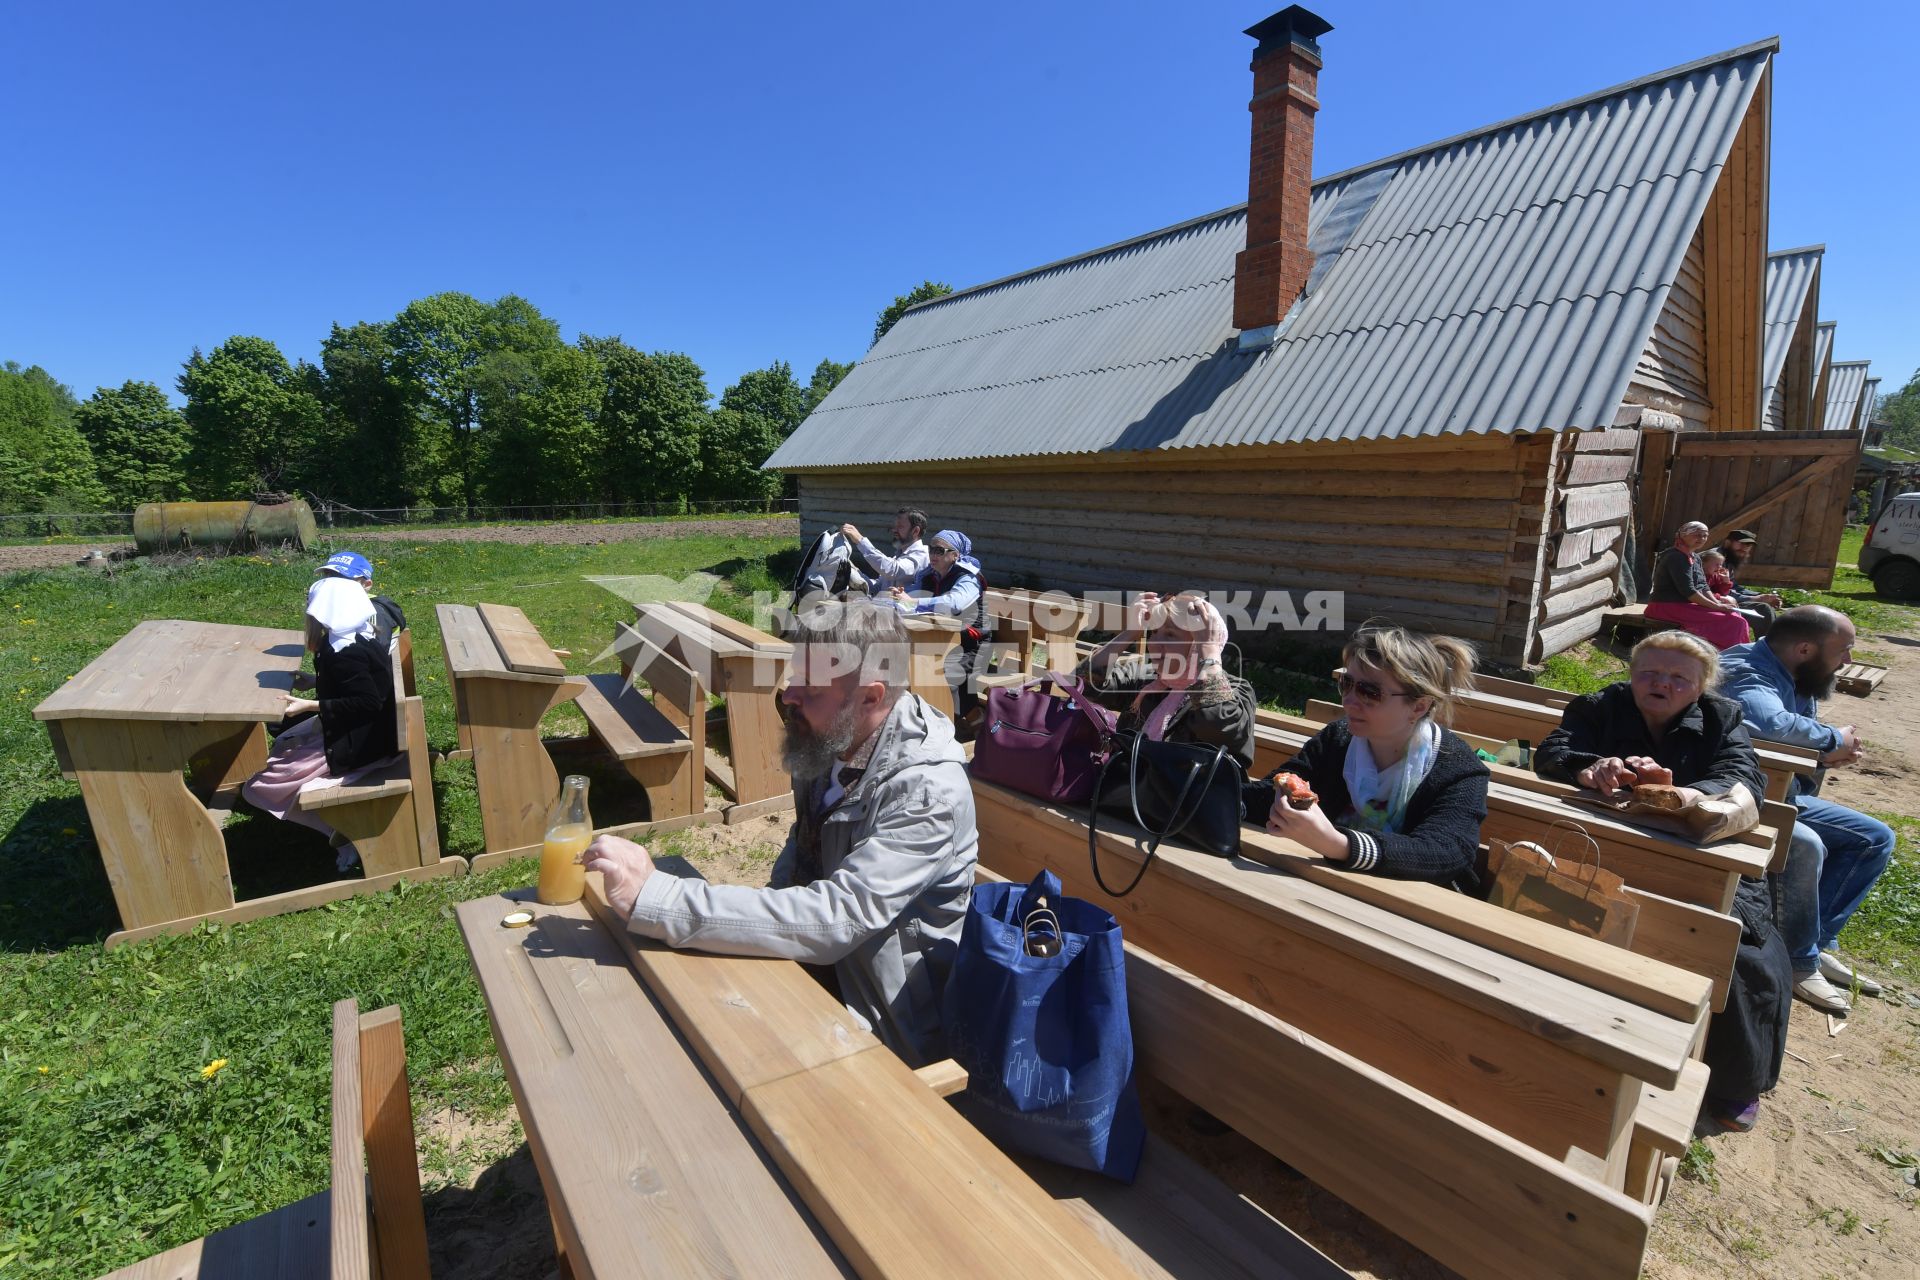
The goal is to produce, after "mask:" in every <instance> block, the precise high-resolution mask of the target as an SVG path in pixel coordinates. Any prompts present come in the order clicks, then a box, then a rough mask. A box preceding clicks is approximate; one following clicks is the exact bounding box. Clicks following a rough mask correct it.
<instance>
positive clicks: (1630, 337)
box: [767, 40, 1777, 468]
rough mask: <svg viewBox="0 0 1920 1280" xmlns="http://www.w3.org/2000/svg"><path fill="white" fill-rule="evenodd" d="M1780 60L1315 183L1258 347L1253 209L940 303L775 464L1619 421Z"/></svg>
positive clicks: (1760, 56) (858, 372) (1771, 46)
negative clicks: (1728, 165)
mask: <svg viewBox="0 0 1920 1280" xmlns="http://www.w3.org/2000/svg"><path fill="white" fill-rule="evenodd" d="M1776 48H1777V43H1776V42H1775V41H1771V40H1769V41H1763V42H1761V43H1759V44H1755V45H1749V46H1747V47H1745V48H1742V49H1737V50H1734V51H1733V52H1731V53H1728V54H1723V55H1719V56H1717V57H1714V58H1709V59H1704V60H1702V61H1700V62H1697V63H1692V64H1689V65H1687V66H1685V67H1681V68H1676V69H1675V70H1673V71H1670V72H1664V73H1661V74H1659V75H1655V76H1650V77H1647V78H1645V79H1643V80H1639V81H1635V82H1633V83H1632V84H1629V85H1623V86H1619V87H1617V88H1615V89H1610V90H1604V91H1602V92H1601V93H1598V94H1595V95H1592V96H1591V97H1588V98H1585V99H1582V100H1579V101H1576V102H1573V103H1567V104H1562V105H1561V106H1558V107H1553V108H1548V109H1547V110H1545V111H1543V112H1540V113H1538V114H1536V115H1533V116H1529V117H1527V118H1525V119H1521V120H1515V121H1509V122H1505V123H1503V124H1500V125H1496V126H1492V127H1490V128H1489V129H1486V130H1482V131H1480V132H1478V133H1475V134H1472V135H1467V136H1462V137H1460V138H1454V139H1449V140H1447V141H1446V142H1443V143H1437V144H1435V145H1433V146H1432V147H1428V148H1425V149H1422V150H1419V151H1415V152H1408V153H1406V154H1404V155H1400V156H1394V157H1391V158H1389V159H1387V160H1383V161H1379V162H1377V163H1375V164H1373V165H1369V166H1366V167H1364V168H1361V169H1355V170H1350V171H1348V172H1345V173H1341V174H1337V175H1334V176H1333V177H1330V178H1324V179H1322V180H1320V181H1319V182H1317V183H1316V184H1315V185H1314V188H1313V199H1312V204H1311V209H1310V214H1309V226H1310V233H1309V234H1310V238H1311V240H1312V242H1313V244H1314V247H1315V249H1316V251H1317V252H1318V253H1319V255H1320V257H1319V260H1318V261H1316V263H1315V267H1314V276H1313V281H1312V283H1311V285H1310V288H1309V291H1308V293H1307V295H1306V296H1305V297H1304V298H1303V299H1302V301H1301V302H1300V303H1299V304H1298V305H1297V306H1296V307H1295V308H1294V311H1293V313H1292V314H1291V315H1290V317H1289V318H1288V320H1287V322H1286V323H1285V324H1284V325H1283V326H1282V336H1281V338H1280V340H1279V341H1278V342H1276V343H1275V344H1274V345H1272V346H1271V347H1269V348H1266V349H1264V350H1260V351H1256V352H1250V353H1246V354H1242V353H1240V352H1238V350H1237V349H1236V342H1235V340H1236V337H1237V331H1236V330H1235V329H1234V327H1233V321H1232V311H1233V273H1234V256H1235V255H1236V254H1237V253H1238V252H1239V251H1240V250H1241V249H1242V248H1243V247H1244V245H1245V221H1246V210H1245V207H1244V206H1239V207H1236V208H1232V209H1227V210H1223V211H1221V212H1219V213H1216V214H1211V215H1208V216H1206V217H1203V218H1198V219H1195V220H1193V221H1191V222H1187V223H1182V224H1180V225H1178V226H1175V227H1170V228H1167V229H1166V230H1164V231H1160V232H1156V233H1154V234H1152V235H1149V236H1143V237H1140V238H1138V239H1135V240H1130V241H1126V242H1123V243H1121V244H1118V245H1113V246H1109V247H1108V248H1106V249H1101V250H1097V251H1095V252H1093V253H1090V254H1085V255H1082V256H1080V257H1077V258H1072V259H1068V260H1066V261H1063V262H1057V263H1054V264H1051V265H1049V266H1046V267H1041V268H1038V269H1036V270H1034V271H1031V272H1027V273H1024V274H1022V275H1019V276H1014V277H1010V278H1008V279H1005V280H999V281H993V282H990V283H988V284H985V285H980V286H976V287H974V288H971V289H968V290H965V291H963V292H961V293H958V294H954V295H952V296H950V297H946V298H941V299H938V300H935V301H933V302H928V303H924V304H922V305H921V306H919V307H916V308H914V309H913V310H911V311H909V312H908V313H907V314H906V315H904V316H903V317H901V319H900V321H899V322H898V323H897V324H896V325H894V327H893V328H892V329H891V330H890V331H889V332H888V333H887V334H886V336H885V337H883V338H882V339H881V340H880V341H879V342H878V343H876V344H875V345H874V347H873V349H872V350H871V351H869V352H868V353H867V355H866V357H865V358H864V359H862V360H861V361H860V363H859V364H858V365H857V366H855V368H854V370H853V372H852V373H850V374H849V375H848V376H847V377H846V379H845V380H844V381H842V382H841V383H840V385H839V386H838V387H836V388H835V389H834V391H833V393H832V394H831V395H829V396H828V397H827V399H826V400H825V402H823V403H822V404H821V405H820V407H819V408H818V409H816V410H815V411H814V413H813V415H812V416H811V417H810V418H808V420H807V421H806V422H805V423H803V424H802V425H801V426H800V428H799V429H798V430H797V431H795V432H794V434H793V435H792V436H791V437H790V438H789V439H788V440H787V441H786V443H784V444H783V445H782V446H781V447H780V449H779V450H778V451H776V452H775V453H774V455H773V457H772V458H770V459H769V460H768V462H767V466H769V467H775V468H779V467H820V466H848V465H873V464H883V463H897V462H908V461H936V460H946V459H959V458H991V457H1019V456H1027V455H1035V454H1059V453H1083V452H1096V451H1103V450H1131V449H1150V448H1159V449H1172V448H1192V447H1202V446H1222V445H1237V444H1276V443H1290V442H1295V441H1306V440H1330V439H1344V440H1354V439H1372V438H1405V437H1413V436H1430V435H1441V434H1467V433H1476V434H1477V433H1485V432H1492V431H1516V430H1539V429H1545V428H1567V427H1573V428H1594V427H1603V426H1608V425H1611V424H1612V422H1613V419H1614V414H1615V411H1616V410H1617V408H1618V407H1619V404H1620V402H1621V399H1622V397H1623V396H1624V394H1625V392H1626V388H1627V382H1628V380H1629V378H1630V377H1631V375H1632V373H1633V368H1634V363H1635V361H1636V360H1637V358H1638V357H1639V355H1640V352H1641V350H1642V349H1643V348H1644V347H1645V345H1646V342H1647V339H1648V337H1649V335H1650V334H1651V332H1652V329H1653V322H1654V319H1655V317H1656V316H1657V315H1658V314H1659V311H1660V308H1661V307H1662V306H1663V305H1664V304H1665V301H1666V297H1667V293H1668V291H1669V289H1670V288H1671V287H1672V283H1673V278H1674V275H1675V273H1676V272H1677V271H1678V269H1679V264H1680V259H1681V257H1682V255H1683V254H1684V253H1685V251H1686V247H1687V243H1688V241H1689V239H1690V238H1691V236H1692V234H1693V231H1694V228H1695V227H1696V226H1697V225H1698V223H1699V221H1700V217H1701V214H1702V213H1703V211H1704V210H1705V207H1706V202H1707V197H1708V195H1709V194H1710V193H1711V191H1712V188H1713V184H1714V182H1715V180H1716V179H1717V178H1718V176H1719V173H1720V168H1721V165H1722V164H1723V162H1724V161H1725V159H1726V156H1727V153H1728V150H1729V148H1730V147H1731V146H1732V143H1733V138H1734V134H1735V132H1736V131H1737V130H1738V128H1739V126H1740V122H1741V120H1742V119H1743V118H1744V115H1745V112H1746V109H1747V105H1748V103H1749V102H1750V101H1751V100H1752V97H1753V94H1754V93H1755V91H1756V90H1757V88H1758V85H1759V83H1760V79H1761V77H1762V75H1763V74H1764V73H1765V71H1766V69H1767V66H1768V64H1769V60H1770V58H1771V56H1772V54H1773V52H1774V51H1775V49H1776Z"/></svg>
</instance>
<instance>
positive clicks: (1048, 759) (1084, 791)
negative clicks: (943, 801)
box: [971, 671, 1118, 805]
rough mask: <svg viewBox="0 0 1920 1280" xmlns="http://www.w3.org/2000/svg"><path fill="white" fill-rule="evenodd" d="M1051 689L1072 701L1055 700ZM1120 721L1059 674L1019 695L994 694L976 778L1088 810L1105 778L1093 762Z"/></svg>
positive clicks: (976, 753) (976, 751)
mask: <svg viewBox="0 0 1920 1280" xmlns="http://www.w3.org/2000/svg"><path fill="white" fill-rule="evenodd" d="M1049 688H1053V689H1058V690H1060V691H1061V692H1062V693H1064V694H1066V695H1067V696H1066V697H1065V698H1056V697H1054V696H1053V695H1052V693H1050V692H1049ZM1117 719H1118V717H1117V716H1115V715H1114V713H1113V712H1111V711H1108V710H1107V709H1106V708H1105V707H1102V706H1100V705H1099V704H1098V703H1096V702H1094V701H1093V700H1092V699H1091V698H1090V697H1089V696H1088V694H1087V691H1086V689H1085V688H1084V687H1083V686H1082V685H1081V683H1080V682H1079V681H1078V680H1076V679H1074V678H1073V677H1072V676H1068V675H1062V674H1061V673H1060V672H1058V671H1049V672H1047V673H1046V674H1044V675H1042V676H1039V677H1037V678H1035V679H1033V680H1030V681H1028V682H1027V683H1026V684H1024V685H1021V686H1020V687H1019V688H1017V689H990V690H988V692H987V714H986V716H985V718H984V719H983V721H982V723H981V732H980V737H979V739H978V740H977V741H976V742H975V743H974V747H973V764H972V766H971V772H972V774H973V776H974V777H976V778H978V779H980V780H981V781H982V782H992V783H997V784H998V785H1000V786H1003V787H1007V788H1010V789H1012V790H1014V791H1018V792H1020V793H1021V794H1023V795H1029V796H1033V797H1034V798H1035V799H1039V800H1047V801H1051V802H1053V803H1054V804H1076V805H1077V804H1085V803H1087V801H1088V800H1090V799H1092V798H1093V784H1094V781H1095V780H1096V779H1097V778H1098V777H1099V776H1100V764H1099V761H1097V760H1095V759H1094V756H1095V754H1096V753H1097V752H1099V751H1100V750H1101V744H1102V743H1103V742H1104V741H1105V740H1106V736H1107V735H1108V734H1109V733H1111V732H1112V731H1113V726H1114V722H1115V721H1116V720H1117Z"/></svg>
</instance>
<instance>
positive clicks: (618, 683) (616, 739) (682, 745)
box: [574, 672, 692, 760]
mask: <svg viewBox="0 0 1920 1280" xmlns="http://www.w3.org/2000/svg"><path fill="white" fill-rule="evenodd" d="M574 705H575V706H577V707H579V708H580V711H581V714H583V715H585V716H586V718H587V728H589V729H591V730H592V731H593V736H594V737H596V738H598V739H599V740H600V742H601V744H602V745H603V746H605V747H606V749H607V750H608V751H609V752H610V753H612V755H613V758H614V759H616V760H636V759H639V758H640V757H642V756H662V755H685V754H686V753H687V752H688V751H689V750H690V749H691V745H692V744H690V743H689V742H688V741H687V735H686V734H684V733H682V732H681V731H680V730H679V729H678V728H676V727H675V726H674V725H673V723H672V722H671V721H669V720H668V719H667V718H666V717H665V716H663V715H661V714H660V713H659V712H658V711H656V710H655V709H654V706H653V704H652V703H651V702H648V701H647V700H646V699H645V698H643V697H641V696H640V694H639V693H638V692H637V691H636V690H634V689H633V688H632V687H630V686H629V685H628V684H627V682H626V681H625V680H624V679H622V678H621V677H620V676H617V675H615V674H613V673H612V672H606V673H603V674H600V675H591V676H588V677H587V687H586V688H584V689H582V690H581V691H580V695H579V696H578V697H577V698H575V699H574Z"/></svg>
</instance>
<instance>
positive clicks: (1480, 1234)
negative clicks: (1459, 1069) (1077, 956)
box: [1126, 943, 1653, 1280]
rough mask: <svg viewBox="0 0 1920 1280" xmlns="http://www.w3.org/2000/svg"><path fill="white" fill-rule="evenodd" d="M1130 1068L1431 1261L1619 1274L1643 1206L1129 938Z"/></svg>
mask: <svg viewBox="0 0 1920 1280" xmlns="http://www.w3.org/2000/svg"><path fill="white" fill-rule="evenodd" d="M1126 955H1127V996H1128V1008H1129V1012H1130V1013H1131V1020H1132V1025H1133V1033H1134V1044H1135V1048H1136V1051H1137V1053H1138V1055H1139V1064H1140V1069H1141V1070H1143V1071H1145V1072H1146V1073H1148V1074H1150V1075H1153V1076H1156V1077H1158V1078H1160V1079H1161V1080H1164V1081H1165V1082H1166V1083H1167V1084H1169V1085H1171V1086H1172V1087H1173V1088H1174V1089H1176V1090H1178V1091H1179V1092H1181V1093H1182V1094H1184V1095H1185V1096H1186V1097H1188V1098H1190V1099H1192V1100H1193V1101H1194V1102H1196V1103H1198V1104H1199V1105H1201V1106H1203V1107H1205V1108H1206V1109H1207V1110H1208V1111H1210V1112H1212V1113H1213V1114H1214V1115H1215V1116H1217V1117H1219V1118H1220V1119H1221V1120H1222V1121H1224V1122H1225V1123H1227V1124H1229V1125H1232V1126H1233V1128H1235V1129H1236V1130H1238V1131H1239V1132H1240V1133H1241V1134H1243V1135H1245V1136H1246V1137H1248V1138H1249V1139H1251V1140H1252V1141H1254V1142H1255V1143H1257V1144H1259V1145H1260V1146H1261V1147H1263V1148H1265V1149H1266V1150H1267V1151H1270V1152H1272V1153H1273V1154H1274V1155H1276V1156H1278V1157H1279V1158H1280V1159H1282V1160H1284V1161H1286V1162H1287V1163H1288V1164H1290V1165H1292V1166H1293V1167H1294V1168H1296V1169H1298V1170H1299V1171H1300V1172H1302V1173H1304V1174H1305V1175H1306V1176H1307V1177H1309V1178H1311V1179H1312V1180H1313V1181H1314V1182H1315V1183H1317V1184H1318V1185H1320V1186H1322V1187H1324V1188H1326V1189H1327V1190H1328V1191H1330V1192H1332V1193H1333V1194H1334V1195H1337V1196H1339V1197H1341V1198H1342V1199H1343V1200H1345V1201H1346V1202H1347V1203H1348V1204H1351V1205H1353V1206H1354V1207H1355V1208H1357V1209H1359V1210H1360V1211H1361V1212H1362V1213H1364V1214H1366V1215H1367V1216H1368V1217H1370V1218H1372V1219H1374V1221H1376V1222H1378V1223H1379V1224H1380V1225H1381V1226H1383V1227H1385V1228H1387V1229H1388V1230H1389V1231H1392V1232H1394V1233H1395V1234H1397V1235H1399V1236H1400V1237H1402V1238H1403V1239H1405V1240H1406V1241H1407V1242H1408V1243H1410V1244H1412V1245H1413V1246H1415V1247H1416V1248H1419V1249H1422V1250H1424V1251H1426V1252H1427V1253H1428V1254H1430V1255H1432V1256H1433V1257H1434V1258H1435V1259H1436V1260H1437V1261H1439V1262H1440V1263H1442V1264H1444V1265H1446V1266H1449V1267H1452V1268H1454V1269H1455V1270H1457V1271H1459V1272H1460V1273H1462V1274H1464V1275H1469V1276H1475V1277H1485V1278H1487V1280H1538V1278H1539V1277H1541V1276H1555V1277H1562V1278H1564V1280H1627V1278H1628V1277H1632V1276H1634V1275H1636V1274H1638V1271H1639V1267H1640V1261H1641V1258H1642V1257H1643V1255H1644V1253H1645V1250H1646V1242H1647V1235H1648V1233H1649V1231H1650V1230H1651V1227H1652V1220H1653V1211H1652V1210H1651V1209H1649V1208H1647V1207H1646V1206H1645V1205H1642V1204H1639V1203H1637V1202H1635V1201H1633V1200H1631V1199H1629V1198H1628V1197H1627V1196H1625V1195H1622V1194H1621V1193H1619V1192H1616V1191H1612V1190H1609V1189H1607V1188H1605V1187H1603V1186H1601V1185H1599V1184H1598V1183H1596V1182H1594V1181H1592V1180H1591V1179H1588V1178H1586V1177H1583V1176H1582V1175H1580V1174H1578V1173H1575V1172H1573V1171H1572V1170H1570V1169H1568V1168H1567V1166H1566V1165H1564V1164H1562V1163H1560V1162H1559V1161H1556V1160H1553V1159H1551V1158H1550V1157H1547V1156H1544V1155H1542V1154H1541V1153H1539V1152H1538V1151H1534V1150H1531V1149H1529V1148H1528V1147H1527V1146H1525V1145H1524V1144H1522V1143H1519V1142H1516V1141H1514V1140H1513V1139H1512V1138H1510V1137H1508V1136H1506V1135H1505V1134H1502V1133H1500V1132H1499V1131H1498V1130H1496V1129H1494V1128H1492V1127H1491V1126H1489V1125H1486V1124H1484V1123H1481V1122H1480V1121H1478V1120H1476V1119H1474V1118H1473V1117H1472V1116H1470V1115H1467V1114H1466V1113H1464V1112H1462V1111H1460V1110H1458V1109H1457V1108H1454V1107H1451V1106H1448V1105H1447V1104H1445V1103H1443V1102H1440V1101H1438V1100H1436V1099H1434V1098H1432V1097H1430V1096H1427V1095H1424V1094H1422V1093H1420V1092H1418V1091H1417V1090H1415V1089H1412V1088H1410V1087H1408V1085H1407V1084H1405V1083H1404V1082H1403V1081H1401V1080H1400V1079H1398V1078H1396V1076H1395V1075H1394V1074H1393V1073H1391V1072H1389V1071H1383V1070H1381V1069H1379V1068H1377V1067H1374V1066H1371V1065H1369V1064H1368V1063H1366V1062H1364V1061H1362V1060H1361V1059H1359V1058H1356V1057H1354V1056H1353V1055H1351V1054H1348V1053H1344V1052H1342V1051H1341V1050H1340V1049H1338V1048H1337V1047H1335V1046H1333V1045H1331V1044H1328V1043H1326V1042H1325V1041H1322V1040H1320V1039H1318V1038H1316V1037H1314V1036H1313V1035H1311V1034H1309V1033H1307V1032H1306V1031H1304V1030H1303V1029H1301V1028H1297V1027H1295V1026H1290V1025H1288V1024H1287V1023H1285V1022H1283V1021H1281V1020H1280V1019H1278V1018H1276V1017H1274V1016H1272V1015H1271V1014H1268V1013H1265V1012H1263V1011H1262V1010H1260V1009H1258V1008H1255V1007H1254V1006H1253V1005H1250V1004H1248V1003H1246V1002H1245V1001H1244V1000H1241V999H1239V998H1238V997H1236V996H1235V995H1233V993H1232V992H1230V991H1226V990H1223V989H1221V988H1219V987H1217V986H1214V985H1211V984H1209V983H1207V982H1205V981H1204V980H1203V979H1201V978H1199V977H1197V976H1196V975H1194V974H1192V973H1191V972H1187V971H1183V970H1181V969H1179V968H1177V967H1176V966H1174V965H1173V964H1171V963H1169V962H1168V961H1166V960H1164V959H1162V958H1160V957H1158V956H1155V955H1151V954H1149V953H1148V952H1146V951H1144V950H1142V949H1141V948H1140V947H1139V946H1137V945H1135V944H1133V943H1128V944H1127V947H1126Z"/></svg>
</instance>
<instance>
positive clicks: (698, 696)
mask: <svg viewBox="0 0 1920 1280" xmlns="http://www.w3.org/2000/svg"><path fill="white" fill-rule="evenodd" d="M613 651H614V656H615V657H616V658H618V659H619V660H620V674H621V675H623V676H627V677H630V678H631V679H632V680H633V681H634V682H636V683H643V684H645V685H646V686H647V687H648V688H650V689H652V690H653V701H654V709H655V710H657V711H659V712H660V713H661V714H662V715H664V716H665V717H666V718H667V719H668V720H670V721H671V722H672V723H673V724H675V725H677V726H678V727H679V728H680V729H681V730H682V731H683V732H685V733H686V735H687V740H688V742H690V743H691V744H692V745H693V752H694V760H695V761H696V768H698V767H699V762H702V761H704V760H705V759H706V750H707V693H706V689H705V688H704V687H703V686H702V685H701V683H700V677H698V676H697V675H695V674H694V673H693V672H692V671H691V670H689V669H688V668H687V667H685V666H683V665H681V664H680V663H679V662H676V661H675V660H674V659H673V658H672V657H671V656H670V655H669V654H668V653H667V652H666V650H664V649H662V648H661V647H660V646H659V645H657V644H655V643H653V642H652V641H651V640H649V639H647V637H646V636H644V635H642V634H641V633H640V632H639V631H638V630H636V629H634V628H633V627H630V626H628V625H627V624H626V623H624V622H616V623H614V625H613ZM636 696H637V695H636Z"/></svg>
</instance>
